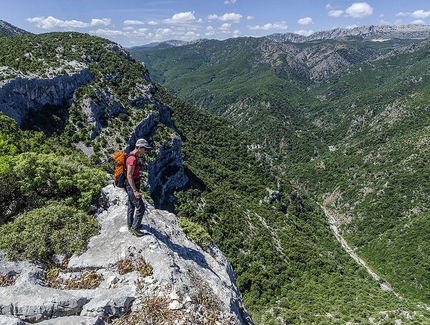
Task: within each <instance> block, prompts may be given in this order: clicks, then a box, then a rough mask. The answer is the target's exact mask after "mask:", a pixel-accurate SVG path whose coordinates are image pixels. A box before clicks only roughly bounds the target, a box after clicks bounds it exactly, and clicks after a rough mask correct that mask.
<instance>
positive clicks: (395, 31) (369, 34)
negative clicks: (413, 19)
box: [130, 24, 430, 50]
mask: <svg viewBox="0 0 430 325" xmlns="http://www.w3.org/2000/svg"><path fill="white" fill-rule="evenodd" d="M263 37H267V38H268V39H270V40H272V41H276V42H292V43H304V42H310V41H316V40H328V39H336V38H341V37H359V38H362V39H365V40H375V41H383V40H388V39H395V38H397V39H414V38H416V39H420V38H430V26H428V25H416V24H415V25H414V24H410V25H384V26H375V25H369V26H362V27H355V28H333V29H330V30H325V31H320V32H315V33H313V34H311V35H309V36H304V35H300V34H296V33H275V34H270V35H267V36H263ZM204 40H205V39H198V40H194V41H189V42H187V41H180V40H168V41H164V42H154V43H150V44H146V45H142V46H134V47H131V48H130V50H137V49H148V48H153V49H157V50H159V49H166V48H171V47H178V46H184V45H189V44H193V43H198V42H201V41H204Z"/></svg>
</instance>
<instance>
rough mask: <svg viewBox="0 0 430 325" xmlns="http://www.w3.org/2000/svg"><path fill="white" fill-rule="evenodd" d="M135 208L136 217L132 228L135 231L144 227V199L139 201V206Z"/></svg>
mask: <svg viewBox="0 0 430 325" xmlns="http://www.w3.org/2000/svg"><path fill="white" fill-rule="evenodd" d="M135 208H136V215H135V218H134V221H133V225H132V227H133V228H134V229H140V227H141V226H142V219H143V215H144V214H145V203H144V202H143V200H142V198H140V199H139V200H137V205H135Z"/></svg>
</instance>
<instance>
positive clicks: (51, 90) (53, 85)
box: [0, 68, 92, 125]
mask: <svg viewBox="0 0 430 325" xmlns="http://www.w3.org/2000/svg"><path fill="white" fill-rule="evenodd" d="M91 80H92V75H91V73H90V70H89V69H88V68H84V69H81V70H78V71H77V72H75V73H73V74H70V75H69V74H65V75H59V76H56V77H53V78H45V79H42V78H39V77H34V78H31V77H17V78H14V79H8V80H6V81H2V82H0V111H1V112H3V114H5V115H7V116H9V117H11V118H13V119H14V120H15V121H16V122H17V124H18V125H21V124H22V123H23V122H24V121H25V119H26V118H27V115H28V113H29V111H30V110H33V111H36V112H37V111H38V110H40V109H42V108H43V106H44V105H47V104H49V105H53V106H57V105H63V101H64V100H68V99H70V97H71V95H72V94H73V92H74V91H75V90H76V89H77V88H78V87H79V86H81V85H84V84H87V83H88V82H90V81H91Z"/></svg>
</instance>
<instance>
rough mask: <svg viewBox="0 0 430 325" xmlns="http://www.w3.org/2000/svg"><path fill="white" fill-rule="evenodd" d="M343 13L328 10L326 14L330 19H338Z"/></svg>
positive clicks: (341, 11)
mask: <svg viewBox="0 0 430 325" xmlns="http://www.w3.org/2000/svg"><path fill="white" fill-rule="evenodd" d="M343 13H344V11H343V10H330V11H329V12H328V15H329V16H330V17H340V16H342V15H343Z"/></svg>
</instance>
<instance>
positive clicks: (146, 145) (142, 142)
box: [136, 139, 152, 149]
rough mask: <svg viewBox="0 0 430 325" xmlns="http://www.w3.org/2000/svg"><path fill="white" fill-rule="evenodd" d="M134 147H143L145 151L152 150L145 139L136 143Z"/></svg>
mask: <svg viewBox="0 0 430 325" xmlns="http://www.w3.org/2000/svg"><path fill="white" fill-rule="evenodd" d="M136 147H143V148H146V149H152V147H151V146H150V145H149V143H148V141H146V140H145V139H139V140H137V141H136Z"/></svg>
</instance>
